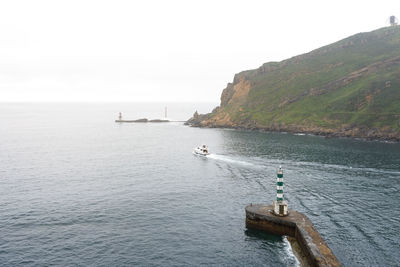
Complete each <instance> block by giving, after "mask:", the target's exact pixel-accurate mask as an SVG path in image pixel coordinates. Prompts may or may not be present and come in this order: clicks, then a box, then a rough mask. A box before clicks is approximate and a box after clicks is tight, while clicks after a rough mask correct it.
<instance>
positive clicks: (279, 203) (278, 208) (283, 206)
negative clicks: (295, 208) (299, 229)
mask: <svg viewBox="0 0 400 267" xmlns="http://www.w3.org/2000/svg"><path fill="white" fill-rule="evenodd" d="M276 176H277V178H276V200H275V201H274V203H273V204H274V213H275V215H279V216H286V215H288V203H287V201H284V200H283V170H282V166H279V169H278V172H277V174H276Z"/></svg>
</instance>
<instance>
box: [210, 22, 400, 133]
mask: <svg viewBox="0 0 400 267" xmlns="http://www.w3.org/2000/svg"><path fill="white" fill-rule="evenodd" d="M244 84H246V86H250V89H249V88H247V87H246V86H244ZM245 87H246V88H247V89H243V88H245ZM207 118H208V119H207V120H206V121H204V122H203V125H204V126H228V127H245V128H265V129H272V130H279V129H283V130H285V129H286V130H287V129H289V130H290V129H293V130H296V131H302V130H303V131H311V132H315V131H317V132H321V133H324V132H326V133H334V132H343V133H344V132H347V133H350V134H345V135H352V134H351V132H350V131H352V133H355V134H353V135H354V136H362V137H364V135H367V134H368V133H370V134H371V133H372V135H373V136H374V137H379V135H388V137H394V136H397V137H398V136H400V26H396V27H387V28H382V29H379V30H376V31H372V32H368V33H359V34H356V35H354V36H351V37H349V38H346V39H344V40H341V41H339V42H336V43H333V44H331V45H328V46H325V47H322V48H319V49H316V50H314V51H312V52H310V53H307V54H304V55H300V56H296V57H293V58H290V59H288V60H284V61H282V62H270V63H265V64H263V65H262V66H261V67H260V68H258V69H255V70H249V71H244V72H241V73H239V74H236V75H235V78H234V82H233V83H232V84H228V87H227V88H226V89H225V90H224V92H223V94H222V96H221V106H220V108H219V109H217V110H216V111H215V112H213V113H212V114H210V115H209V116H208V117H207ZM384 137H385V136H384Z"/></svg>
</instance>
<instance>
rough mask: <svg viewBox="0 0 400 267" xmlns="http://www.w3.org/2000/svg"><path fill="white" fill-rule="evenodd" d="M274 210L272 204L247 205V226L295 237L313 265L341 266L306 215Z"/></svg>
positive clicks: (293, 211)
mask: <svg viewBox="0 0 400 267" xmlns="http://www.w3.org/2000/svg"><path fill="white" fill-rule="evenodd" d="M272 211H273V206H272V205H260V204H257V205H250V206H247V207H246V227H248V228H255V229H258V230H263V231H266V232H269V233H272V234H276V235H287V236H291V237H294V238H295V239H296V241H297V242H298V243H299V245H300V247H301V249H302V251H303V254H304V255H305V256H306V257H307V260H308V262H309V263H310V265H311V266H341V265H340V263H339V261H338V260H337V258H336V257H335V255H334V254H333V252H332V251H331V250H330V248H329V247H328V245H327V244H326V242H325V241H324V240H323V239H322V237H321V235H320V234H319V233H318V231H317V230H316V229H315V227H314V226H313V224H312V223H311V221H310V220H309V219H308V217H307V216H306V215H304V214H302V213H300V212H297V211H295V210H290V212H289V215H288V216H285V217H280V216H276V215H274V214H272Z"/></svg>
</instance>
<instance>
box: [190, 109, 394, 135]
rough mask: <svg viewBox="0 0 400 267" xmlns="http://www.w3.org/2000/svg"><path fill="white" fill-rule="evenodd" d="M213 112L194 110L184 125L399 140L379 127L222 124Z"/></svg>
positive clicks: (390, 132) (388, 131)
mask: <svg viewBox="0 0 400 267" xmlns="http://www.w3.org/2000/svg"><path fill="white" fill-rule="evenodd" d="M212 114H213V113H208V114H198V113H197V112H195V114H194V115H193V117H192V118H190V119H189V120H187V121H186V122H185V125H188V126H190V127H199V128H227V129H237V130H248V131H260V132H279V133H292V134H307V135H316V136H323V137H325V138H352V139H361V140H367V141H384V142H400V134H399V133H397V132H393V131H390V130H387V131H384V130H380V129H368V128H357V127H347V128H342V129H325V128H321V127H312V126H309V127H307V126H298V125H283V124H274V125H271V126H269V127H262V126H261V127H260V126H257V125H252V124H224V123H218V122H211V121H210V120H209V119H210V118H211V116H212Z"/></svg>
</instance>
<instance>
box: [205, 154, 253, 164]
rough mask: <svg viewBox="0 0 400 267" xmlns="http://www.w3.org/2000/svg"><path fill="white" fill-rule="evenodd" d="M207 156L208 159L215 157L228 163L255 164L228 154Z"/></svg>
mask: <svg viewBox="0 0 400 267" xmlns="http://www.w3.org/2000/svg"><path fill="white" fill-rule="evenodd" d="M207 158H210V159H215V160H219V161H224V162H228V163H233V164H240V165H244V166H252V167H255V166H257V165H255V164H253V163H251V162H247V161H243V160H237V159H234V158H231V157H228V156H224V155H218V154H210V155H207Z"/></svg>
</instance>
